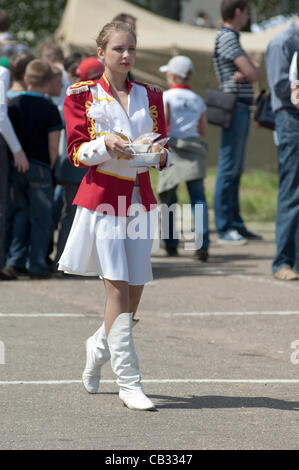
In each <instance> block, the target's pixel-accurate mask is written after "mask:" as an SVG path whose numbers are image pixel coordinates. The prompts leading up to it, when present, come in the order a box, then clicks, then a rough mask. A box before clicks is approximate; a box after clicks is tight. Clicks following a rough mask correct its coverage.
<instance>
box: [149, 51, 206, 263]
mask: <svg viewBox="0 0 299 470" xmlns="http://www.w3.org/2000/svg"><path fill="white" fill-rule="evenodd" d="M160 71H161V72H166V74H167V75H166V79H167V83H168V85H169V90H167V91H165V92H164V93H163V102H164V113H165V118H166V122H167V125H168V136H170V141H169V146H170V148H171V150H172V152H173V153H172V156H173V163H174V166H173V167H171V168H169V169H168V171H167V172H165V173H167V175H166V174H165V175H164V174H162V173H161V174H160V175H159V186H158V193H159V197H160V200H161V202H162V203H163V204H167V205H168V206H170V205H172V204H175V203H176V202H177V197H176V190H177V186H178V184H179V183H181V182H183V181H185V182H186V184H187V188H188V192H189V196H190V200H191V205H192V211H193V214H194V213H195V206H196V204H202V205H203V243H202V246H201V248H198V249H197V250H196V252H195V257H196V259H198V260H200V261H207V259H208V246H209V229H208V209H207V203H206V197H205V191H204V183H203V180H204V177H205V175H206V165H205V159H206V157H207V149H206V146H205V144H204V143H203V142H201V141H200V137H201V136H205V135H206V132H207V127H208V123H207V117H206V109H207V108H206V105H205V103H204V101H203V99H202V98H201V97H200V96H199V95H198V94H196V93H195V92H194V91H192V89H191V86H190V80H191V76H192V72H193V63H192V61H191V60H190V59H189V57H185V56H176V57H173V58H172V59H171V60H170V61H169V62H168V64H167V65H164V66H162V67H160ZM164 242H165V248H166V251H167V254H168V255H169V256H177V255H178V251H177V247H178V243H179V240H178V239H176V238H174V233H173V216H172V214H171V213H170V218H169V237H168V238H167V239H164Z"/></svg>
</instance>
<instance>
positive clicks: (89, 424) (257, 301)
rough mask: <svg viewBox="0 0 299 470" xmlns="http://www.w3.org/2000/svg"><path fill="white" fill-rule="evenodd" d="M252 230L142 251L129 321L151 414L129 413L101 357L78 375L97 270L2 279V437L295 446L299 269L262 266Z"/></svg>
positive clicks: (97, 306)
mask: <svg viewBox="0 0 299 470" xmlns="http://www.w3.org/2000/svg"><path fill="white" fill-rule="evenodd" d="M253 228H257V229H259V230H260V233H261V234H262V235H263V237H264V239H263V241H257V242H250V243H249V244H248V245H246V246H239V247H224V246H220V245H218V244H217V243H216V235H215V234H214V233H213V234H212V244H211V247H210V259H209V261H208V262H207V263H200V262H198V261H195V260H194V259H193V258H192V252H190V251H185V250H184V249H183V247H181V248H180V250H179V251H180V256H179V257H177V258H167V257H166V256H165V253H164V251H163V249H160V250H159V251H158V252H157V253H155V254H154V255H153V257H152V262H153V272H154V281H153V282H152V283H150V284H149V285H147V286H146V287H145V290H144V295H143V297H142V300H141V304H140V308H139V312H138V316H139V318H140V321H139V323H138V325H137V326H136V328H135V329H134V337H135V344H136V349H137V353H138V357H139V363H140V368H141V373H142V380H143V387H144V390H145V392H146V393H147V394H148V396H149V397H150V398H151V400H152V401H153V402H154V403H155V404H156V407H157V411H155V412H137V411H130V410H128V409H127V408H125V407H123V406H122V404H121V402H120V400H119V398H118V387H117V384H116V382H115V376H114V374H113V372H112V371H111V367H110V364H106V365H105V366H104V367H103V372H102V384H101V388H100V390H99V393H98V394H96V395H89V394H88V393H87V392H86V391H85V389H84V388H83V385H82V383H81V374H82V370H83V368H84V363H85V354H84V342H85V340H86V338H87V337H88V336H90V334H92V333H93V332H94V331H95V330H96V329H97V328H98V325H99V324H100V322H102V320H103V313H104V305H105V291H104V285H103V282H102V281H101V280H99V279H96V278H89V279H88V278H82V277H72V276H64V277H60V278H53V279H50V280H40V281H38V280H30V279H28V278H26V277H23V278H21V279H19V280H17V281H10V282H3V281H1V283H0V436H1V437H0V449H2V450H3V449H7V450H9V449H13V450H17V449H35V450H39V449H41V450H45V449H64V450H72V449H81V450H83V449H86V450H103V449H104V450H118V451H119V452H121V451H125V450H132V449H135V450H141V449H144V450H153V449H155V450H168V449H177V450H182V451H184V450H192V449H193V450H203V449H209V450H216V449H225V450H226V449H235V450H237V449H250V450H253V449H255V450H261V449H263V450H269V449H275V450H279V449H298V447H299V437H298V436H299V323H298V317H299V281H294V282H281V281H277V280H275V279H274V278H273V277H272V275H271V262H272V258H273V255H274V250H275V245H274V227H273V226H272V225H269V226H263V227H253Z"/></svg>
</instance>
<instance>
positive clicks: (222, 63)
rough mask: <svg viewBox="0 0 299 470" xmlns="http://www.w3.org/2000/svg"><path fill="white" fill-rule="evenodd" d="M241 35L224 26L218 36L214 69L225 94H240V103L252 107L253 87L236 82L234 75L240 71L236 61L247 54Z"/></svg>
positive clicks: (246, 83) (245, 83) (244, 82)
mask: <svg viewBox="0 0 299 470" xmlns="http://www.w3.org/2000/svg"><path fill="white" fill-rule="evenodd" d="M239 36H240V35H239V33H238V32H237V31H234V30H233V29H230V28H227V27H225V26H222V27H221V29H220V31H219V32H218V34H217V36H216V41H215V50H214V58H213V62H214V69H215V72H216V75H217V78H218V80H219V83H220V88H221V90H222V91H224V92H225V93H238V101H239V102H242V103H246V104H248V105H251V104H252V102H253V93H254V92H253V86H252V85H251V83H248V82H247V81H246V80H244V81H243V82H242V83H236V82H235V81H234V73H235V72H236V71H237V70H238V68H237V67H236V65H235V63H234V60H235V59H236V58H237V57H240V56H242V55H244V56H246V55H247V54H246V52H245V51H244V49H242V47H241V45H240V41H239Z"/></svg>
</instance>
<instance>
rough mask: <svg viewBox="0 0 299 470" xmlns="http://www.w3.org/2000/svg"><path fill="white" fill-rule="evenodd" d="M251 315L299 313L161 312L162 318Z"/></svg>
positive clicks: (289, 312)
mask: <svg viewBox="0 0 299 470" xmlns="http://www.w3.org/2000/svg"><path fill="white" fill-rule="evenodd" d="M253 315H299V310H287V311H273V312H271V311H264V312H263V311H261V312H258V311H256V312H189V313H183V312H182V313H161V314H160V315H159V316H160V317H164V318H171V317H213V316H215V317H217V316H253Z"/></svg>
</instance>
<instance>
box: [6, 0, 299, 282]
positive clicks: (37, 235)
mask: <svg viewBox="0 0 299 470" xmlns="http://www.w3.org/2000/svg"><path fill="white" fill-rule="evenodd" d="M221 14H222V20H223V23H222V26H221V28H220V29H219V31H218V33H217V36H216V39H215V53H214V68H215V73H216V75H217V77H218V80H219V86H220V88H221V90H222V91H224V92H227V93H236V94H237V104H236V107H235V110H234V115H233V120H232V124H231V126H230V127H229V128H228V129H224V128H223V129H222V130H221V141H220V151H219V164H218V169H217V177H216V181H215V192H214V213H215V225H216V231H217V234H218V243H220V244H222V245H246V244H247V243H248V242H249V241H250V240H261V238H262V237H261V236H260V235H258V234H255V233H252V232H251V231H249V230H248V228H247V227H246V226H245V223H244V221H243V218H242V216H241V213H240V207H239V191H240V182H241V177H242V173H243V171H244V164H245V159H246V146H247V139H248V134H249V129H250V113H251V107H252V105H253V102H254V90H253V84H254V82H256V81H258V80H259V79H260V78H261V77H262V74H263V70H262V67H261V66H260V65H259V64H257V63H256V62H254V61H253V60H251V59H250V57H249V56H248V54H247V53H246V51H245V50H244V49H243V48H242V46H241V44H240V31H241V30H242V28H243V27H244V26H245V25H246V24H247V22H248V17H249V11H248V2H247V1H246V0H222V4H221ZM113 22H123V23H126V24H130V26H131V27H132V30H133V31H135V28H136V18H134V17H133V16H131V15H127V14H125V13H122V14H120V15H118V16H117V17H115V18H113ZM9 25H10V23H9V18H8V16H7V14H6V13H5V11H1V12H0V56H1V65H0V82H1V86H2V90H3V92H4V96H5V103H4V104H1V107H2V110H1V111H2V112H1V115H0V121H1V122H0V133H1V135H0V165H1V172H0V279H2V280H14V279H17V278H18V276H20V275H29V276H30V277H31V278H32V279H44V278H49V277H51V276H52V275H53V273H54V274H58V263H59V260H60V259H61V256H62V253H63V251H64V248H65V245H66V242H67V239H68V236H69V233H70V231H71V227H72V224H73V221H74V218H75V212H76V206H75V205H73V201H74V199H75V196H76V194H77V191H78V189H79V186H80V184H81V181H82V178H83V177H84V176H85V175H86V172H87V170H88V168H87V167H86V166H81V165H79V167H75V166H73V165H72V164H71V163H70V159H69V155H68V148H67V147H68V146H67V135H66V131H65V116H64V108H63V106H64V101H65V96H66V93H67V90H68V89H69V87H71V86H72V85H73V84H75V83H77V82H89V81H93V80H99V79H100V77H101V76H102V74H103V73H104V70H105V64H104V59H103V58H101V57H98V56H93V57H88V56H84V55H82V54H81V53H79V52H74V53H71V54H69V55H67V56H65V55H64V53H63V51H62V49H61V47H60V46H59V45H57V44H55V43H54V41H52V40H51V41H49V42H47V43H45V44H43V45H41V46H40V47H38V48H37V49H36V51H34V52H32V51H31V50H30V49H29V48H28V47H27V46H25V45H22V44H19V43H18V42H17V41H16V40H14V38H13V36H12V35H11V33H9ZM298 51H299V12H298V17H297V18H296V19H294V20H293V21H292V23H291V25H290V26H288V27H287V28H286V29H285V30H284V31H283V32H282V33H280V34H279V35H278V36H277V37H276V38H274V39H273V40H272V41H271V42H270V44H269V46H268V49H267V51H266V55H265V57H266V69H267V75H268V82H269V88H270V92H271V97H272V108H273V111H274V112H275V119H276V137H277V142H276V143H277V145H278V150H279V190H278V206H277V219H276V255H275V258H274V261H273V275H274V276H275V278H276V279H279V280H282V281H291V280H298V279H299V194H298V192H299V126H298V125H299V105H298V101H296V99H295V100H294V99H293V97H294V96H297V95H296V90H298V64H299V61H298V56H299V54H297V53H298ZM3 59H5V60H3ZM160 71H161V72H165V73H166V80H167V84H168V86H169V89H168V90H166V91H165V92H164V93H163V102H164V114H165V118H166V124H167V130H168V137H169V148H170V150H171V154H172V161H173V163H174V165H173V166H171V167H170V168H169V169H167V171H165V172H164V171H163V172H161V173H160V174H159V184H158V194H159V199H160V201H161V203H164V204H166V205H168V206H171V205H172V204H174V203H175V202H176V201H177V195H176V192H177V188H178V185H179V183H180V182H182V181H184V182H186V184H187V188H188V192H189V195H190V201H191V206H192V209H193V212H194V208H195V207H196V205H197V204H201V205H202V206H203V228H202V232H203V244H202V247H201V248H200V249H197V250H196V252H195V253H194V257H195V259H196V260H198V261H202V262H207V261H208V259H209V244H210V237H209V232H210V230H209V220H208V207H207V201H206V196H205V188H204V178H205V175H206V157H207V153H208V150H207V146H206V144H205V142H204V141H203V140H202V137H203V136H205V135H206V132H207V127H208V122H207V113H206V112H207V108H206V104H205V102H204V99H203V98H202V97H200V96H199V95H198V94H196V93H195V92H194V91H193V90H192V73H196V70H195V71H194V64H193V63H192V61H191V60H190V58H188V57H185V56H176V57H173V58H172V59H171V60H170V61H169V62H168V64H167V65H165V66H163V67H161V68H160ZM127 75H128V78H129V80H131V81H132V80H133V77H132V73H131V71H128V74H127ZM169 226H170V231H169V237H168V238H167V239H165V240H164V244H165V245H164V246H165V250H166V254H167V255H168V256H178V255H179V251H178V244H179V240H178V239H176V238H175V237H174V236H173V232H174V230H175V228H174V220H173V215H172V214H170V220H169Z"/></svg>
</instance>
